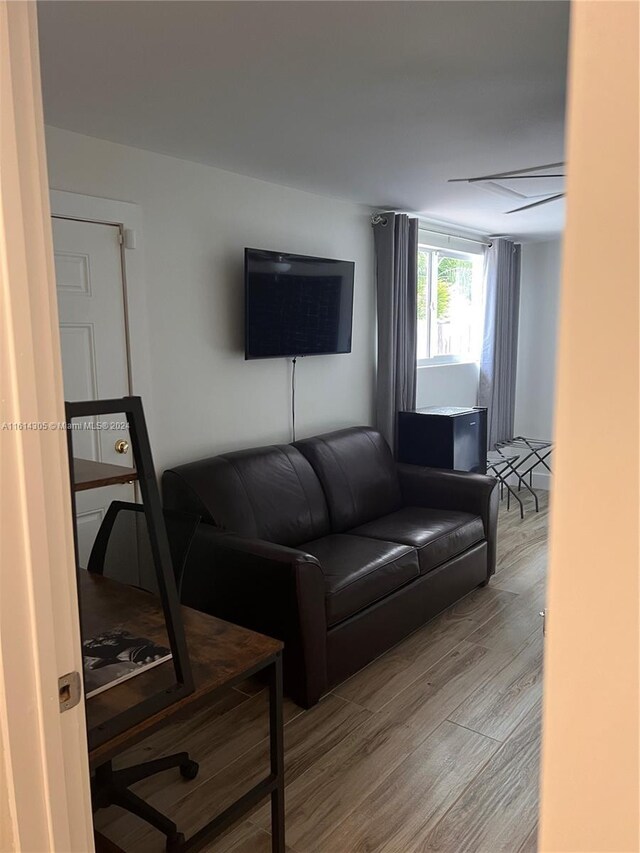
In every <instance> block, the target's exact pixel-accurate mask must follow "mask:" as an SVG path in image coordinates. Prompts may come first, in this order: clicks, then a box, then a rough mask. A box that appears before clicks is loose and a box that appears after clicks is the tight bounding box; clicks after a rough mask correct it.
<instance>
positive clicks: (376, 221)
mask: <svg viewBox="0 0 640 853" xmlns="http://www.w3.org/2000/svg"><path fill="white" fill-rule="evenodd" d="M401 212H402V211H398V210H385V211H384V212H383V213H374V214H373V216H372V217H371V224H372V225H386V224H387V217H386V216H385V213H401ZM406 215H407V216H414V215H415V214H412V213H408V214H406ZM416 219H417V220H418V223H419V224H420V223H422V221H423V220H421V219H420V217H419V216H416ZM420 230H421V231H426V232H427V234H439V235H440V237H451V238H452V239H454V240H464V241H465V242H467V243H477V244H478V245H479V246H486V247H487V248H491V246H493V243H492V242H491V241H489V242H487V241H486V240H474V239H473V238H472V237H461V236H460V235H459V234H447V232H446V231H435V230H434V229H433V228H424V227H423V226H422V225H421V224H420Z"/></svg>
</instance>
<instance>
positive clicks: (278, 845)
mask: <svg viewBox="0 0 640 853" xmlns="http://www.w3.org/2000/svg"><path fill="white" fill-rule="evenodd" d="M270 669H271V673H270V676H269V739H270V752H271V773H272V775H273V776H275V778H276V779H277V784H276V787H275V788H274V790H273V791H272V792H271V838H272V846H271V849H272V851H273V853H284V735H283V722H282V654H279V655H278V657H277V658H276V660H275V663H274V664H273V666H272V667H270Z"/></svg>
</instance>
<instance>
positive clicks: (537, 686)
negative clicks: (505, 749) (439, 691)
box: [449, 631, 542, 741]
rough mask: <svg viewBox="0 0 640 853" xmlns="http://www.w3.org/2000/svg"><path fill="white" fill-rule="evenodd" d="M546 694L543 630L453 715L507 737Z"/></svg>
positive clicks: (480, 729) (477, 729)
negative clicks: (543, 679)
mask: <svg viewBox="0 0 640 853" xmlns="http://www.w3.org/2000/svg"><path fill="white" fill-rule="evenodd" d="M541 698H542V631H540V632H539V633H538V632H536V633H535V634H533V635H532V636H531V637H530V638H529V640H528V641H527V644H526V645H525V646H524V648H523V649H522V650H521V651H520V652H519V653H518V655H516V657H515V658H514V659H513V660H512V661H511V662H510V663H509V664H507V666H505V667H504V668H503V669H501V670H500V672H497V673H496V674H495V675H493V676H492V677H491V678H489V679H487V681H485V682H484V684H483V685H482V686H481V687H478V688H477V689H476V690H474V691H473V693H470V694H469V696H468V697H467V699H466V700H465V701H464V702H463V703H462V704H461V705H459V706H458V707H457V708H456V710H455V711H453V713H452V714H450V715H449V719H450V720H451V721H452V722H454V723H459V724H460V725H462V726H466V728H468V729H472V730H473V731H475V732H479V733H480V734H483V735H487V737H492V738H495V739H496V740H501V741H504V740H506V739H507V737H508V736H509V734H510V733H511V732H512V731H513V730H514V729H515V727H516V726H517V725H518V724H519V722H520V721H521V720H522V719H523V718H524V717H525V716H526V715H527V713H528V712H529V711H530V710H531V708H533V707H534V706H536V705H537V704H538V703H539V702H540V700H541Z"/></svg>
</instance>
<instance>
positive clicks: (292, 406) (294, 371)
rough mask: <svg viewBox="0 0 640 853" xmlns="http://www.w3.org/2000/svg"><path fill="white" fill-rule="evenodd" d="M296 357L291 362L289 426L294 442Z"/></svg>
mask: <svg viewBox="0 0 640 853" xmlns="http://www.w3.org/2000/svg"><path fill="white" fill-rule="evenodd" d="M297 362H298V357H297V356H295V357H294V358H293V359H292V360H291V425H292V431H293V440H294V441H295V440H296V364H297Z"/></svg>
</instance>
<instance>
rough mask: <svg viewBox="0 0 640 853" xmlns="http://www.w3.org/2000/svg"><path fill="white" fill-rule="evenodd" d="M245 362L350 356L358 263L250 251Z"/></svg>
mask: <svg viewBox="0 0 640 853" xmlns="http://www.w3.org/2000/svg"><path fill="white" fill-rule="evenodd" d="M244 257H245V358H247V359H253V358H293V357H296V356H303V355H305V356H306V355H329V354H333V353H346V352H351V328H352V318H353V282H354V272H355V263H354V262H353V261H339V260H334V259H330V258H314V257H308V256H306V255H291V254H287V253H284V252H270V251H263V250H261V249H245V251H244Z"/></svg>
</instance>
